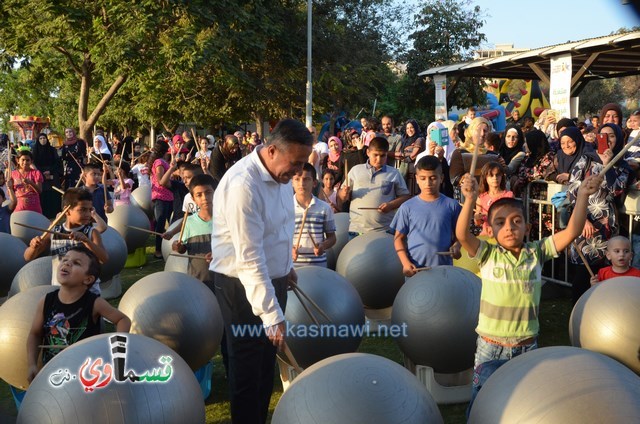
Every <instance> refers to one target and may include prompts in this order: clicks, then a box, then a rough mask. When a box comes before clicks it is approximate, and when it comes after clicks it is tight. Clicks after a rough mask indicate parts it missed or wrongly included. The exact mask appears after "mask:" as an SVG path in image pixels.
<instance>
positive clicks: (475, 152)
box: [469, 143, 480, 178]
mask: <svg viewBox="0 0 640 424" xmlns="http://www.w3.org/2000/svg"><path fill="white" fill-rule="evenodd" d="M479 152H480V143H476V145H475V146H474V148H473V157H472V158H471V168H469V175H471V176H472V177H474V178H475V174H476V165H477V163H478V153H479Z"/></svg>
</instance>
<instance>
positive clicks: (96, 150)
mask: <svg viewBox="0 0 640 424" xmlns="http://www.w3.org/2000/svg"><path fill="white" fill-rule="evenodd" d="M91 156H92V157H91V158H90V161H93V162H99V161H98V160H97V158H100V159H101V160H102V161H104V162H111V150H109V146H108V145H107V140H105V139H104V136H103V135H100V134H98V135H96V136H95V137H93V147H92V148H91Z"/></svg>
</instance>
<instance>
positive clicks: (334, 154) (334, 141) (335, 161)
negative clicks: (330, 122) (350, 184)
mask: <svg viewBox="0 0 640 424" xmlns="http://www.w3.org/2000/svg"><path fill="white" fill-rule="evenodd" d="M328 144H329V154H328V155H327V157H326V158H325V160H324V163H323V164H322V171H323V172H324V170H325V169H330V170H332V171H333V172H334V173H335V180H336V183H339V182H341V181H342V177H343V174H344V171H343V170H344V159H343V157H342V140H340V139H339V138H338V137H336V136H332V137H329V143H328Z"/></svg>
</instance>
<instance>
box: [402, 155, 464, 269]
mask: <svg viewBox="0 0 640 424" xmlns="http://www.w3.org/2000/svg"><path fill="white" fill-rule="evenodd" d="M443 178H444V174H443V172H442V163H441V162H440V160H439V159H438V158H437V157H435V156H424V157H422V158H421V159H420V160H419V161H418V163H417V164H416V182H417V183H418V187H419V188H420V194H419V195H417V196H415V197H413V198H411V199H409V200H408V201H406V202H405V203H403V204H402V205H400V208H398V212H397V213H396V216H395V217H394V218H393V222H392V223H391V228H392V229H393V230H394V231H395V236H394V247H395V249H396V253H397V254H398V258H399V259H400V262H401V263H402V272H403V273H404V275H405V276H406V277H411V276H413V275H414V274H415V273H416V268H422V267H425V266H436V265H453V259H454V258H455V259H459V258H460V243H458V242H457V241H456V237H455V230H456V223H457V221H458V215H460V210H461V209H462V208H461V207H460V205H459V204H458V202H457V201H455V200H453V199H451V198H449V197H447V196H445V195H444V194H442V193H440V185H441V183H442V180H443ZM437 252H449V253H450V255H438V254H437Z"/></svg>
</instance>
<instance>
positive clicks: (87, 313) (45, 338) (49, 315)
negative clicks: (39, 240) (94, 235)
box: [27, 246, 131, 382]
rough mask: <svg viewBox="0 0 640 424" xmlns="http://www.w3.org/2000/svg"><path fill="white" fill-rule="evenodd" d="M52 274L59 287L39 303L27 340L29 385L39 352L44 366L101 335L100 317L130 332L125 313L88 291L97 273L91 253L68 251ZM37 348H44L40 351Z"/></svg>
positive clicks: (75, 248)
mask: <svg viewBox="0 0 640 424" xmlns="http://www.w3.org/2000/svg"><path fill="white" fill-rule="evenodd" d="M54 272H55V273H56V274H57V279H58V281H59V282H60V288H59V289H58V290H54V291H52V292H50V293H48V294H47V295H45V297H44V298H42V299H41V300H40V302H39V303H38V308H37V312H36V315H35V317H34V319H33V324H32V326H31V331H30V332H29V338H28V339H27V362H28V369H29V374H28V377H27V379H28V380H29V382H31V381H32V380H33V378H34V377H35V376H36V374H37V373H38V371H39V369H38V356H39V352H40V349H42V363H43V365H44V364H46V363H47V362H49V360H51V358H53V357H54V356H55V355H57V354H58V353H59V352H60V351H61V350H62V349H63V348H64V347H66V346H70V345H72V344H73V343H76V342H77V341H79V340H82V339H86V338H88V337H91V336H95V335H96V334H100V318H101V317H103V318H105V319H107V320H109V321H111V322H112V323H113V325H115V327H116V331H120V332H129V328H130V327H131V321H130V320H129V318H128V317H127V316H126V315H125V314H123V313H122V312H120V311H119V310H117V309H116V308H114V307H113V306H111V305H110V304H109V303H108V302H107V301H106V300H104V299H103V298H101V297H98V296H97V295H95V294H93V293H91V291H90V290H89V288H90V287H91V286H92V285H93V284H94V283H95V282H96V280H97V279H98V275H99V274H100V263H99V262H98V258H97V257H96V255H94V254H93V252H92V251H90V250H89V249H87V248H86V247H83V246H76V247H74V248H72V249H70V250H69V251H67V253H66V254H65V255H64V256H63V257H62V260H61V261H60V264H59V265H58V267H57V268H55V271H54ZM40 345H44V346H47V347H43V348H39V346H40ZM49 346H56V347H53V348H52V347H49ZM58 346H59V348H58Z"/></svg>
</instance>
